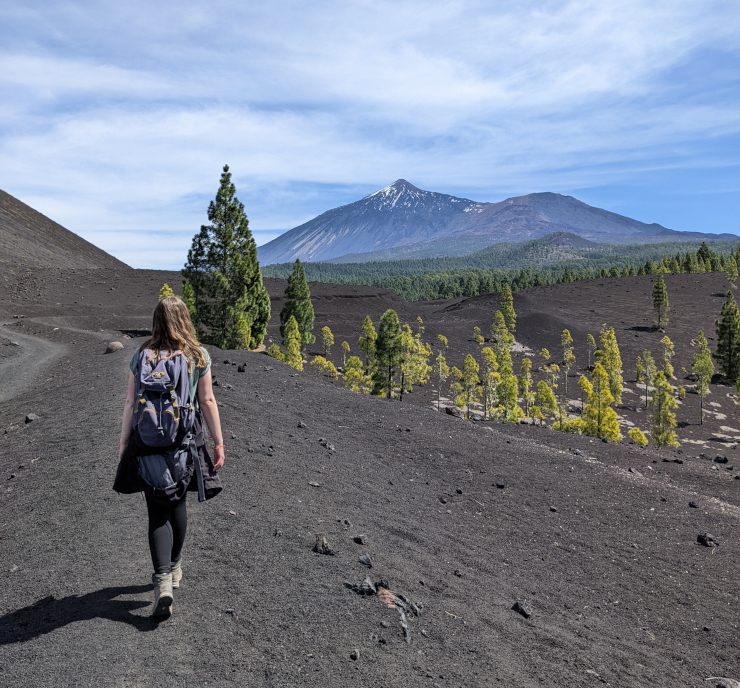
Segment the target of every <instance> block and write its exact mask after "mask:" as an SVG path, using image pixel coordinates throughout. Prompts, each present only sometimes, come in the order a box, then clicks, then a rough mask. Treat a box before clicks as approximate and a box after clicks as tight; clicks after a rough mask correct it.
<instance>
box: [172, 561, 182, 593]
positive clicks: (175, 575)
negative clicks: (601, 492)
mask: <svg viewBox="0 0 740 688" xmlns="http://www.w3.org/2000/svg"><path fill="white" fill-rule="evenodd" d="M181 580H182V559H178V560H177V561H176V562H175V563H174V564H172V587H173V588H179V587H180V581H181Z"/></svg>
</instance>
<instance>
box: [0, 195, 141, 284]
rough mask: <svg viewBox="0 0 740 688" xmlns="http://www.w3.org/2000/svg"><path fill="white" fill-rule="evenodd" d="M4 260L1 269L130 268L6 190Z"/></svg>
mask: <svg viewBox="0 0 740 688" xmlns="http://www.w3.org/2000/svg"><path fill="white" fill-rule="evenodd" d="M0 263H3V264H4V265H0V272H7V271H8V270H9V269H18V268H28V267H33V268H41V267H45V268H78V269H80V268H81V269H90V268H108V269H112V270H121V269H126V270H128V269H130V268H129V267H128V265H126V264H125V263H123V262H121V261H120V260H118V259H116V258H114V257H113V256H111V255H110V254H108V253H106V252H105V251H102V250H101V249H99V248H98V247H97V246H94V245H93V244H91V243H90V242H88V241H85V240H84V239H82V238H81V237H79V236H77V235H76V234H74V233H73V232H70V231H69V230H68V229H65V228H64V227H62V226H61V225H60V224H57V223H56V222H54V221H53V220H50V219H49V218H48V217H46V216H45V215H42V214H41V213H39V212H38V211H36V210H34V209H33V208H31V207H30V206H28V205H26V204H25V203H23V202H22V201H19V200H18V199H17V198H14V197H13V196H11V195H10V194H8V193H6V192H5V191H0Z"/></svg>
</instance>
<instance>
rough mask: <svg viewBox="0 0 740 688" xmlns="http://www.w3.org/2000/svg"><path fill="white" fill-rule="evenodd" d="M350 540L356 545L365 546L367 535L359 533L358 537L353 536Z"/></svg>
mask: <svg viewBox="0 0 740 688" xmlns="http://www.w3.org/2000/svg"><path fill="white" fill-rule="evenodd" d="M352 539H353V540H354V541H355V542H356V543H357V544H358V545H366V544H367V535H365V533H361V534H360V535H355V536H354V537H353V538H352Z"/></svg>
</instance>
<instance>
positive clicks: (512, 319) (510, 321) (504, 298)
mask: <svg viewBox="0 0 740 688" xmlns="http://www.w3.org/2000/svg"><path fill="white" fill-rule="evenodd" d="M499 310H500V311H501V314H502V315H503V316H504V322H505V323H506V329H508V330H509V332H511V334H512V336H513V335H514V331H515V330H516V313H515V312H514V295H513V294H512V293H511V287H510V286H509V284H508V282H504V286H503V287H502V288H501V305H500V306H499Z"/></svg>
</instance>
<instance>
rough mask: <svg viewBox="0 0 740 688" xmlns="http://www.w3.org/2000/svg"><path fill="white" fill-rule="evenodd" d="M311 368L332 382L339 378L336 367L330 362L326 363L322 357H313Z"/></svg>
mask: <svg viewBox="0 0 740 688" xmlns="http://www.w3.org/2000/svg"><path fill="white" fill-rule="evenodd" d="M311 367H312V368H314V369H316V370H318V371H319V373H320V374H321V375H326V376H327V377H330V378H331V379H332V380H336V379H337V378H338V377H339V371H338V370H337V368H336V366H335V365H334V364H333V363H332V362H331V361H327V360H326V359H325V358H324V357H323V356H314V358H313V361H311Z"/></svg>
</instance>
